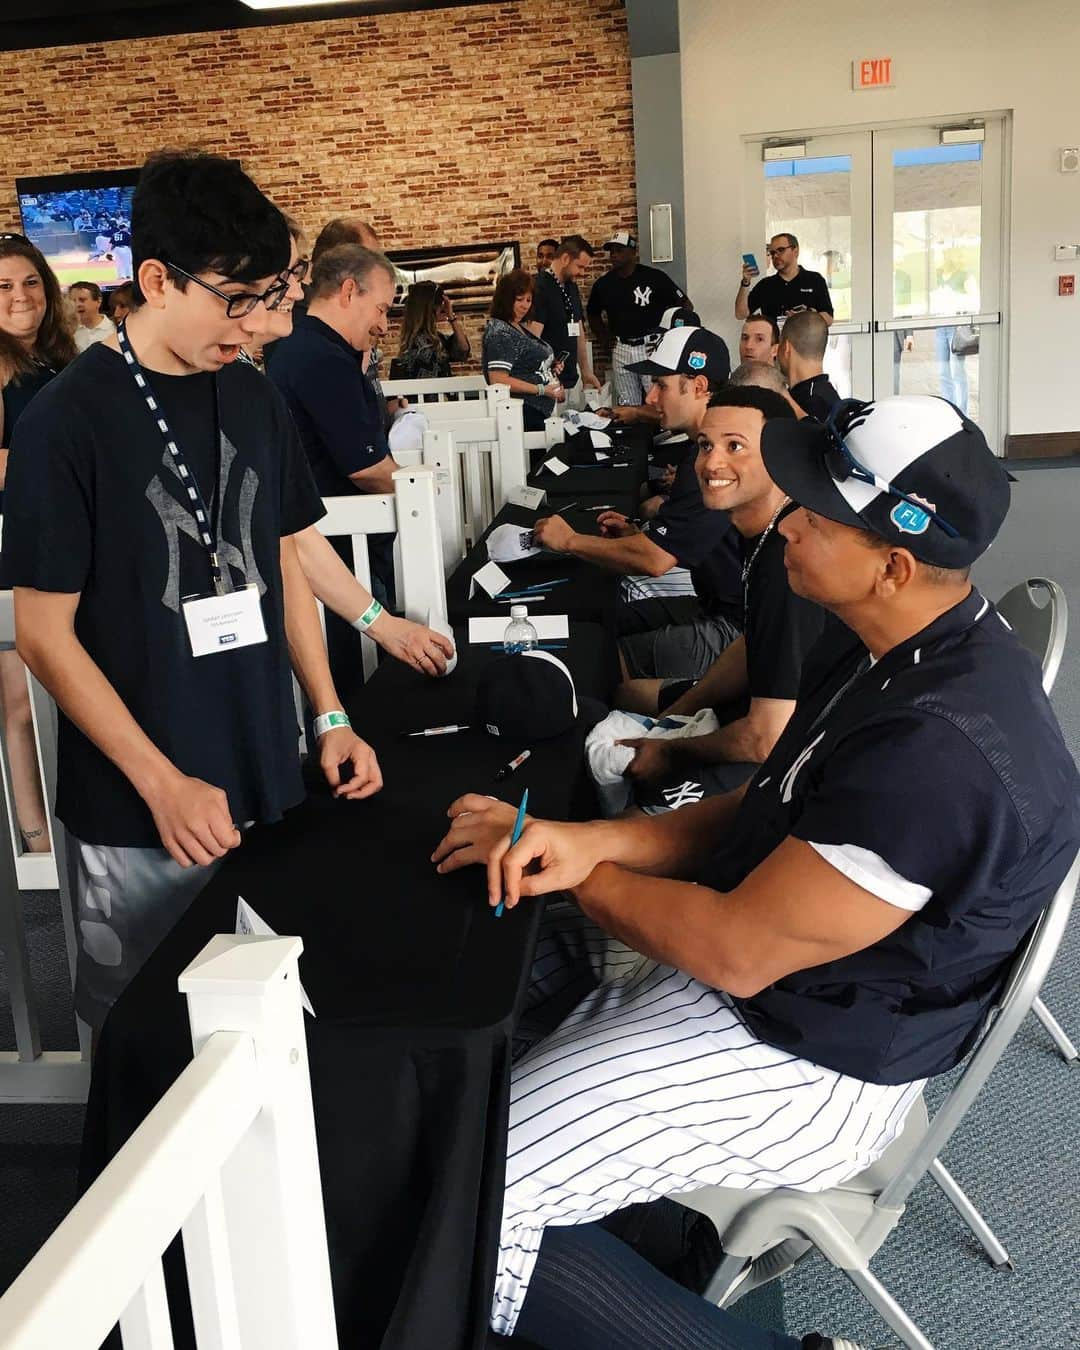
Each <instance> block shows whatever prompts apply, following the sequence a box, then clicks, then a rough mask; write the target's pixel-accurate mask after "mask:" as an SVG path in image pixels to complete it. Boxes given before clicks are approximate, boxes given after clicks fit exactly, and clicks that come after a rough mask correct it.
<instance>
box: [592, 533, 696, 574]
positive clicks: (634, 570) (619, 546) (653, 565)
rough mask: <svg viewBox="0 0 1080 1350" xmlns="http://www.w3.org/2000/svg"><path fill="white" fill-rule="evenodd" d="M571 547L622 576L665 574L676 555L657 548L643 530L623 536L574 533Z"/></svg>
mask: <svg viewBox="0 0 1080 1350" xmlns="http://www.w3.org/2000/svg"><path fill="white" fill-rule="evenodd" d="M569 551H570V552H571V553H572V554H573V555H574V557H575V558H582V559H583V560H584V561H585V562H592V563H597V564H599V566H601V567H606V568H608V569H609V570H610V571H612V572H619V573H621V574H622V575H623V576H637V575H644V576H650V577H662V576H663V575H664V574H665V573H666V572H670V571H671V569H672V567H674V565H675V559H674V558H673V557H672V556H671V554H670V553H668V552H666V551H665V550H664V549H662V548H658V547H657V545H656V544H654V543H653V542H652V540H651V539H649V538H648V537H647V536H646V535H644V534H640V533H638V534H628V535H625V536H624V537H623V538H622V539H601V538H599V537H597V536H596V535H593V534H575V535H574V536H573V538H572V539H571V541H570V549H569Z"/></svg>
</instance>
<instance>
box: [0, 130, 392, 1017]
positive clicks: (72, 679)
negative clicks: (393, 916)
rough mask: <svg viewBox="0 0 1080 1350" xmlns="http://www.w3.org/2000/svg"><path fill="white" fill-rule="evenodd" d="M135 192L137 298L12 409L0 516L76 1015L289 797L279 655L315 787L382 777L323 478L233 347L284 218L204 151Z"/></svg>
mask: <svg viewBox="0 0 1080 1350" xmlns="http://www.w3.org/2000/svg"><path fill="white" fill-rule="evenodd" d="M193 203H197V205H198V210H197V211H196V210H193V209H192V204H193ZM132 217H133V218H132V235H133V248H134V254H135V285H136V297H137V302H138V304H137V308H136V309H135V310H134V312H133V313H132V314H131V315H130V316H129V318H128V319H127V321H126V323H125V325H124V326H122V327H121V328H120V330H119V332H118V334H117V336H116V337H115V338H111V339H109V340H108V341H107V342H104V343H98V344H97V345H96V346H95V347H93V348H91V349H90V350H89V351H87V352H86V353H84V355H83V357H82V358H81V359H80V360H79V361H76V362H73V363H72V364H71V365H70V366H69V367H68V368H67V370H66V371H64V372H62V374H61V375H60V376H58V377H57V380H56V381H55V382H54V384H55V388H52V387H50V389H49V390H47V391H43V392H45V393H47V394H48V397H39V398H38V399H37V400H35V402H34V404H33V405H32V407H31V408H29V409H28V410H27V413H26V415H25V416H24V418H23V420H22V421H20V424H19V427H18V429H17V431H16V435H15V438H14V443H13V445H12V448H11V458H10V467H9V470H8V481H7V488H8V492H7V501H6V506H7V511H6V519H5V529H4V561H5V563H6V566H7V568H8V571H9V575H10V577H11V579H12V583H13V585H14V588H15V613H16V625H17V631H18V645H19V650H20V654H21V655H22V657H23V659H24V660H25V661H26V663H27V665H28V666H29V667H30V668H31V670H33V672H34V673H35V675H36V676H37V677H38V678H39V679H40V680H41V682H42V683H43V684H44V685H45V687H46V688H47V689H48V690H49V691H50V692H51V693H52V695H53V697H54V698H55V699H56V702H57V704H58V705H59V708H60V710H61V714H62V716H61V720H60V739H59V748H58V768H57V802H56V811H57V815H58V816H59V817H60V819H61V820H62V821H63V823H64V825H65V827H66V828H67V831H68V847H69V857H70V858H71V861H72V864H73V874H74V882H75V890H76V900H77V906H78V923H77V925H76V927H77V931H78V934H79V943H80V949H79V956H78V973H77V978H76V1007H77V1010H78V1012H79V1014H80V1015H81V1016H82V1017H83V1018H85V1019H86V1020H87V1021H88V1022H90V1024H91V1025H92V1026H94V1027H97V1026H100V1024H101V1022H102V1020H103V1019H104V1016H105V1014H106V1012H107V1011H108V1009H109V1007H110V1006H111V1004H112V1003H113V1002H114V1001H115V999H116V997H117V996H118V995H119V993H120V992H121V990H122V989H123V987H124V986H125V985H126V984H127V982H128V981H129V980H130V979H131V977H132V975H134V973H135V972H136V971H137V970H138V969H139V967H140V966H141V965H142V963H143V962H144V961H145V959H146V957H147V956H148V955H149V953H150V952H151V951H152V950H153V948H154V947H155V946H156V945H157V942H158V941H159V940H160V938H161V937H162V936H163V934H164V933H165V932H167V931H168V929H169V928H170V927H171V926H172V925H173V923H175V921H176V920H177V918H179V916H180V915H181V914H182V913H183V912H184V910H185V909H186V907H187V905H188V904H189V903H190V901H191V899H192V898H193V897H194V896H195V895H196V894H197V893H198V892H199V890H201V888H202V887H203V886H204V885H205V884H206V882H207V881H208V880H209V878H210V876H211V875H212V874H213V870H214V869H215V868H216V867H217V865H218V863H219V862H220V860H221V859H222V858H223V857H224V856H225V855H226V854H227V853H228V852H229V850H230V849H233V848H235V847H236V846H237V845H238V844H239V843H240V832H239V829H238V827H239V826H243V825H244V824H246V823H248V822H254V823H270V822H273V821H275V820H277V819H279V818H280V817H281V815H282V813H283V812H284V811H286V810H287V809H288V808H289V807H291V806H294V805H296V804H297V803H298V802H299V801H301V800H302V798H303V795H304V789H303V784H302V782H301V777H300V762H299V755H298V747H297V733H296V716H295V710H294V704H293V690H292V681H291V677H290V670H289V662H290V656H291V658H292V664H293V667H294V669H295V670H296V673H297V676H298V678H299V679H300V682H301V684H302V685H303V686H304V688H305V690H306V692H307V695H308V697H309V699H310V701H311V704H312V706H313V708H314V710H315V712H316V714H317V716H316V719H315V733H316V735H317V737H318V751H317V753H318V757H319V761H320V764H321V767H322V770H323V772H324V774H325V776H326V778H327V779H328V781H329V782H330V784H331V786H332V787H333V789H334V793H335V795H336V796H339V797H349V798H359V797H366V796H369V795H370V794H371V793H373V792H376V791H378V789H379V788H380V786H381V784H382V779H381V776H380V774H379V768H378V765H377V763H376V760H375V756H374V754H373V753H372V751H371V749H370V748H369V747H368V746H366V745H365V744H364V743H363V742H362V741H360V740H358V739H357V737H356V735H355V734H354V733H353V732H352V730H351V729H350V726H349V720H348V718H347V717H346V716H345V714H344V713H343V712H342V711H341V704H340V700H339V699H338V696H337V693H336V692H335V689H334V685H333V682H332V680H331V678H330V671H329V667H328V665H327V659H326V649H325V646H324V645H323V640H322V633H321V631H320V627H319V619H318V615H317V613H316V609H315V603H314V600H313V598H312V595H311V591H310V589H309V588H308V585H307V583H306V581H305V579H304V574H303V571H302V570H301V566H300V563H299V560H298V558H297V553H296V545H295V535H296V534H297V532H299V531H302V530H304V529H305V528H306V527H307V526H309V525H311V524H312V523H313V522H314V521H316V520H317V519H319V517H320V516H321V515H322V514H323V509H322V504H321V502H320V501H319V497H318V493H317V492H316V490H315V486H314V484H313V482H312V481H311V475H310V471H309V470H308V468H307V464H306V463H305V461H304V457H303V451H302V450H301V449H300V446H299V444H298V442H297V439H296V433H295V429H294V427H293V424H292V420H291V418H290V417H289V413H288V409H287V408H286V407H285V405H284V403H283V402H282V400H281V399H280V397H279V396H278V395H277V394H276V392H275V391H274V389H273V388H272V386H271V385H270V384H269V383H268V382H267V381H266V380H264V378H263V377H262V376H261V375H260V374H259V373H258V372H257V371H255V370H253V369H252V368H251V367H250V366H247V365H243V364H239V363H237V360H236V358H237V355H238V353H239V351H240V347H241V346H242V345H243V344H244V343H245V342H247V341H249V340H251V338H253V337H257V336H260V335H261V334H262V333H264V332H265V331H267V310H268V309H272V308H273V306H275V305H276V304H279V303H280V302H281V300H282V299H283V297H284V295H285V292H286V289H287V286H288V279H287V278H285V277H284V276H283V273H284V272H285V269H286V268H287V266H288V262H289V234H288V230H287V228H286V225H285V221H284V219H283V218H282V216H281V213H280V212H279V211H278V210H277V209H276V208H275V207H274V206H273V205H272V204H271V203H270V202H269V201H267V199H266V198H265V197H264V196H263V195H262V193H261V192H259V190H258V188H257V187H256V186H255V184H254V183H252V182H251V180H250V179H249V178H248V177H247V176H246V175H245V174H243V173H242V172H241V170H240V168H239V167H238V166H237V165H236V164H235V163H233V162H232V161H229V160H225V159H221V158H218V157H216V156H211V155H199V154H184V155H162V156H159V157H155V158H152V159H151V160H150V161H148V163H147V164H146V165H145V166H144V168H143V171H142V174H141V177H140V181H139V186H138V188H137V190H136V193H135V200H134V205H133V211H132ZM118 428H120V429H121V430H120V431H118V430H117V429H118Z"/></svg>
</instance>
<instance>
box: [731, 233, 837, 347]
mask: <svg viewBox="0 0 1080 1350" xmlns="http://www.w3.org/2000/svg"><path fill="white" fill-rule="evenodd" d="M767 252H768V254H769V260H770V261H771V262H772V265H773V266H774V267H775V268H776V271H775V273H774V274H773V275H772V276H771V277H763V278H762V279H761V281H759V282H758V283H757V285H756V286H754V287H753V290H751V289H750V288H751V286H752V285H753V281H754V272H753V270H752V269H751V267H750V266H749V264H748V263H744V264H743V274H742V280H741V281H740V282H739V289H738V291H737V292H736V295H735V317H736V318H737V319H745V318H748V317H749V316H750V315H751V314H759V313H760V314H764V315H765V316H766V318H769V319H777V320H779V321H780V326H781V328H782V327H783V321H784V319H785V318H786V317H787V316H788V315H789V314H796V313H798V312H799V311H801V310H804V309H815V310H817V311H818V313H819V314H820V315H821V316H822V318H824V320H825V322H826V323H827V324H831V323H832V321H833V303H832V299H831V297H830V295H829V283H828V282H827V281H826V280H825V278H824V277H823V276H822V275H821V273H820V272H810V271H808V270H807V269H806V268H805V267H800V266H799V241H798V240H797V239H796V238H795V236H794V235H793V234H774V235H773V237H772V238H771V239H770V240H769V247H768V249H767Z"/></svg>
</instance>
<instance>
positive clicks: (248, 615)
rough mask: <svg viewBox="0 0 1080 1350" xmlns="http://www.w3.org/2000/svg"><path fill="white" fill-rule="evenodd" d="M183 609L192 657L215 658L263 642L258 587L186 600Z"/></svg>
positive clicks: (249, 586) (263, 634) (263, 626)
mask: <svg viewBox="0 0 1080 1350" xmlns="http://www.w3.org/2000/svg"><path fill="white" fill-rule="evenodd" d="M183 609H184V622H185V623H186V624H187V630H188V638H189V640H190V642H191V654H192V656H214V655H216V654H217V653H218V652H231V651H235V650H236V648H237V647H253V646H254V645H255V644H256V643H258V642H265V641H266V625H265V624H264V623H263V616H262V605H260V603H259V588H258V587H257V586H255V585H254V584H250V585H247V586H242V587H241V588H240V589H239V590H237V591H230V592H229V594H228V595H204V596H201V597H200V598H199V599H198V600H185V601H184V605H183Z"/></svg>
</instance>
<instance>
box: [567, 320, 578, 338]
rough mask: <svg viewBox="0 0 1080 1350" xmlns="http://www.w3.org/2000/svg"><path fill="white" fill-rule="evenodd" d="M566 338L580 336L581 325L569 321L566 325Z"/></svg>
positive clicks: (574, 321)
mask: <svg viewBox="0 0 1080 1350" xmlns="http://www.w3.org/2000/svg"><path fill="white" fill-rule="evenodd" d="M566 336H567V337H580V336H581V324H580V323H578V321H577V319H571V320H570V322H569V323H568V324H567V325H566Z"/></svg>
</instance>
